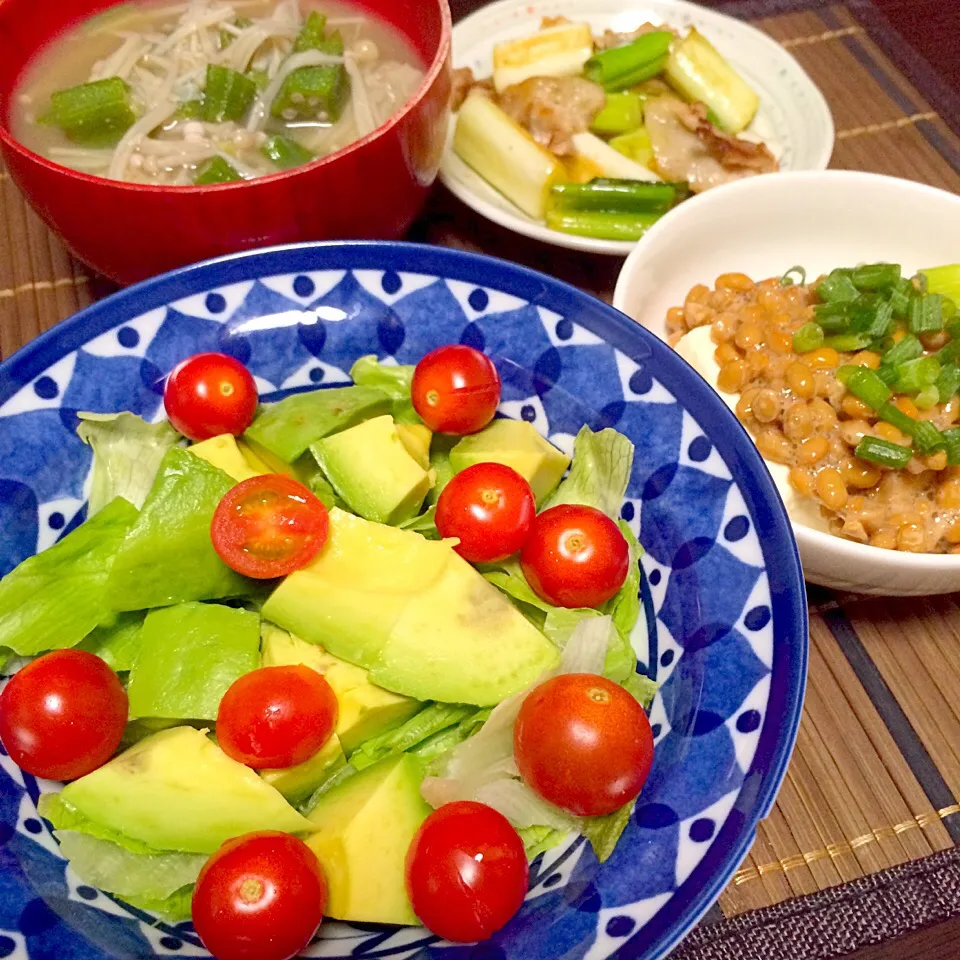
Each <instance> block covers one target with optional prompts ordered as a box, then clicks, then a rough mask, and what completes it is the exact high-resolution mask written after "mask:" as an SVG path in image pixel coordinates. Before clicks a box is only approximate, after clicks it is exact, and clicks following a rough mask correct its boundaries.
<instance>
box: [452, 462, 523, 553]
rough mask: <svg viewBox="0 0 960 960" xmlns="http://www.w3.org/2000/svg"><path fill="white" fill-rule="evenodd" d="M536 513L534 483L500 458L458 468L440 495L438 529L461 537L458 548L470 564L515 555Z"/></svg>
mask: <svg viewBox="0 0 960 960" xmlns="http://www.w3.org/2000/svg"><path fill="white" fill-rule="evenodd" d="M536 515H537V506H536V501H535V500H534V498H533V491H532V490H531V489H530V484H529V483H527V481H526V480H525V479H524V478H523V477H521V476H520V474H519V473H517V471H516V470H513V469H512V468H511V467H507V466H504V465H503V464H502V463H477V464H474V466H472V467H467V469H466V470H463V471H462V472H461V473H458V474H457V475H456V476H455V477H454V478H453V479H452V480H451V481H450V482H449V483H448V484H447V485H446V486H445V487H444V488H443V492H442V493H441V494H440V498H439V499H438V500H437V517H436V523H437V530H438V531H439V532H440V536H441V537H458V538H459V540H460V543H459V544H458V545H457V546H456V547H454V550H456V551H457V553H459V554H460V556H461V557H463V558H464V560H469V561H470V562H471V563H496V562H497V561H499V560H506V558H507V557H509V556H512V555H513V554H515V553H516V552H517V551H518V550H519V549H520V548H521V547H522V546H523V544H524V542H525V541H526V539H527V534H529V533H530V527H531V525H532V524H533V521H534V518H535V517H536Z"/></svg>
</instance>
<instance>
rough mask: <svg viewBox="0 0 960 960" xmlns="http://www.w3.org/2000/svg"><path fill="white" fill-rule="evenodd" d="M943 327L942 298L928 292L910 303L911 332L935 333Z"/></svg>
mask: <svg viewBox="0 0 960 960" xmlns="http://www.w3.org/2000/svg"><path fill="white" fill-rule="evenodd" d="M942 329H943V298H942V297H941V296H940V294H939V293H928V294H925V295H924V296H922V297H918V298H917V299H916V300H914V301H912V302H911V304H910V330H911V331H912V332H913V333H937V332H938V331H940V330H942Z"/></svg>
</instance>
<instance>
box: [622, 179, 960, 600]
mask: <svg viewBox="0 0 960 960" xmlns="http://www.w3.org/2000/svg"><path fill="white" fill-rule="evenodd" d="M958 224H960V196H957V195H956V194H952V193H947V192H946V191H944V190H937V189H935V188H934V187H928V186H924V185H923V184H919V183H914V182H913V181H910V180H898V179H896V178H894V177H884V176H879V175H877V174H872V173H856V172H848V171H822V172H817V173H785V174H780V175H777V176H763V177H756V178H754V179H750V180H743V181H740V182H739V183H735V184H731V185H729V186H726V187H724V188H723V189H720V190H712V191H710V192H709V193H705V194H703V195H701V196H699V197H695V198H694V199H692V200H690V201H688V202H686V203H684V204H683V205H681V206H680V207H678V208H677V209H676V210H674V211H673V212H671V213H669V214H668V215H667V216H666V217H664V218H663V219H662V220H661V221H660V222H659V223H657V224H656V225H655V226H654V227H653V228H652V229H651V230H650V231H649V232H648V233H647V235H646V236H645V237H644V238H643V239H642V240H641V241H640V243H639V244H638V245H637V247H636V249H635V250H634V251H633V253H632V254H631V255H630V257H629V258H628V259H627V261H626V263H625V264H624V266H623V270H622V271H621V273H620V278H619V280H618V282H617V289H616V292H615V294H614V300H613V304H614V306H615V307H617V308H618V309H619V310H621V311H623V312H624V313H626V314H627V315H628V316H631V317H633V318H634V319H635V320H637V321H638V322H639V323H641V324H642V325H643V326H644V327H646V328H647V329H648V330H650V331H651V332H653V333H655V334H656V335H657V336H658V337H660V338H661V339H665V338H666V331H665V321H666V313H667V309H668V308H669V307H672V306H679V305H682V304H683V301H684V298H685V297H686V294H687V292H688V291H689V290H690V288H691V287H693V286H694V285H695V284H697V283H705V284H708V285H712V284H713V283H714V281H715V280H716V278H717V277H718V276H719V275H720V274H722V273H727V272H730V271H739V272H742V273H746V274H748V275H749V276H751V277H753V278H754V279H755V280H760V279H762V278H765V277H771V276H778V275H780V274H782V273H784V272H785V271H786V270H787V269H789V268H790V267H792V266H794V265H795V264H799V265H802V266H804V267H805V268H806V270H807V275H808V276H812V277H813V276H817V274H818V273H819V272H826V271H828V270H830V269H831V268H833V267H840V266H853V265H854V264H857V263H862V262H876V261H888V262H892V263H899V264H901V265H902V266H903V270H904V272H905V273H907V274H909V273H912V272H914V271H916V270H919V269H922V268H924V267H933V266H937V265H940V264H945V263H956V262H958V261H960V232H958V230H957V225H958ZM793 530H794V533H795V534H796V537H797V543H798V544H799V547H800V556H801V559H802V561H803V572H804V575H805V577H806V579H807V580H809V581H811V582H813V583H818V584H821V585H823V586H827V587H835V588H837V589H842V590H854V591H858V592H860V593H872V594H881V595H887V596H921V595H925V594H935V593H949V592H952V591H955V590H960V556H953V555H943V554H912V553H902V552H896V551H889V550H881V549H879V548H877V547H871V546H868V545H865V544H860V543H855V542H853V541H850V540H844V539H841V538H839V537H834V536H831V535H830V534H828V533H823V532H821V531H818V530H813V529H811V528H810V527H806V526H802V525H800V524H799V523H797V522H794V524H793Z"/></svg>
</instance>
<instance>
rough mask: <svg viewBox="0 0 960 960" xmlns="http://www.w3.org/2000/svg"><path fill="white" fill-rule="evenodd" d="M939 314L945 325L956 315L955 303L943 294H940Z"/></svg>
mask: <svg viewBox="0 0 960 960" xmlns="http://www.w3.org/2000/svg"><path fill="white" fill-rule="evenodd" d="M940 296H941V302H940V312H941V313H942V314H943V322H944V323H945V324H946V323H948V322H949V321H951V320H953V318H954V317H955V316H956V315H957V302H956V300H951V299H950V297H948V296H946V295H945V294H941V295H940Z"/></svg>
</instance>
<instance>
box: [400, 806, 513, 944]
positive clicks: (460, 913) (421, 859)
mask: <svg viewBox="0 0 960 960" xmlns="http://www.w3.org/2000/svg"><path fill="white" fill-rule="evenodd" d="M406 874H407V894H408V896H409V897H410V903H411V904H412V905H413V912H414V913H415V914H416V915H417V916H418V917H419V918H420V919H421V920H422V921H423V923H424V924H425V925H426V926H427V927H428V928H429V929H430V930H432V931H433V932H434V933H435V934H436V935H437V936H438V937H444V938H445V939H447V940H454V941H457V942H461V943H472V942H473V941H474V940H485V939H486V938H487V937H489V936H492V935H493V934H494V933H496V932H497V931H498V930H500V929H501V928H502V927H504V926H506V924H507V923H508V922H509V921H510V920H511V919H512V918H513V916H514V915H515V914H516V912H517V911H518V910H519V909H520V907H521V905H522V904H523V898H524V897H525V896H526V894H527V884H528V882H529V875H530V868H529V866H528V864H527V854H526V851H525V850H524V848H523V841H522V840H521V839H520V837H519V835H518V834H517V831H516V830H514V829H513V827H512V826H510V821H509V820H507V818H506V817H505V816H503V814H501V813H498V812H497V811H496V810H494V809H493V808H492V807H488V806H486V805H485V804H482V803H475V802H473V801H472V800H463V801H459V802H457V803H447V804H444V805H443V806H442V807H440V808H439V809H437V810H434V811H433V813H431V814H430V816H429V817H427V819H426V820H424V822H423V824H422V825H421V827H420V829H419V831H418V832H417V835H416V836H415V837H414V838H413V843H411V844H410V849H409V850H408V851H407V870H406Z"/></svg>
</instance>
